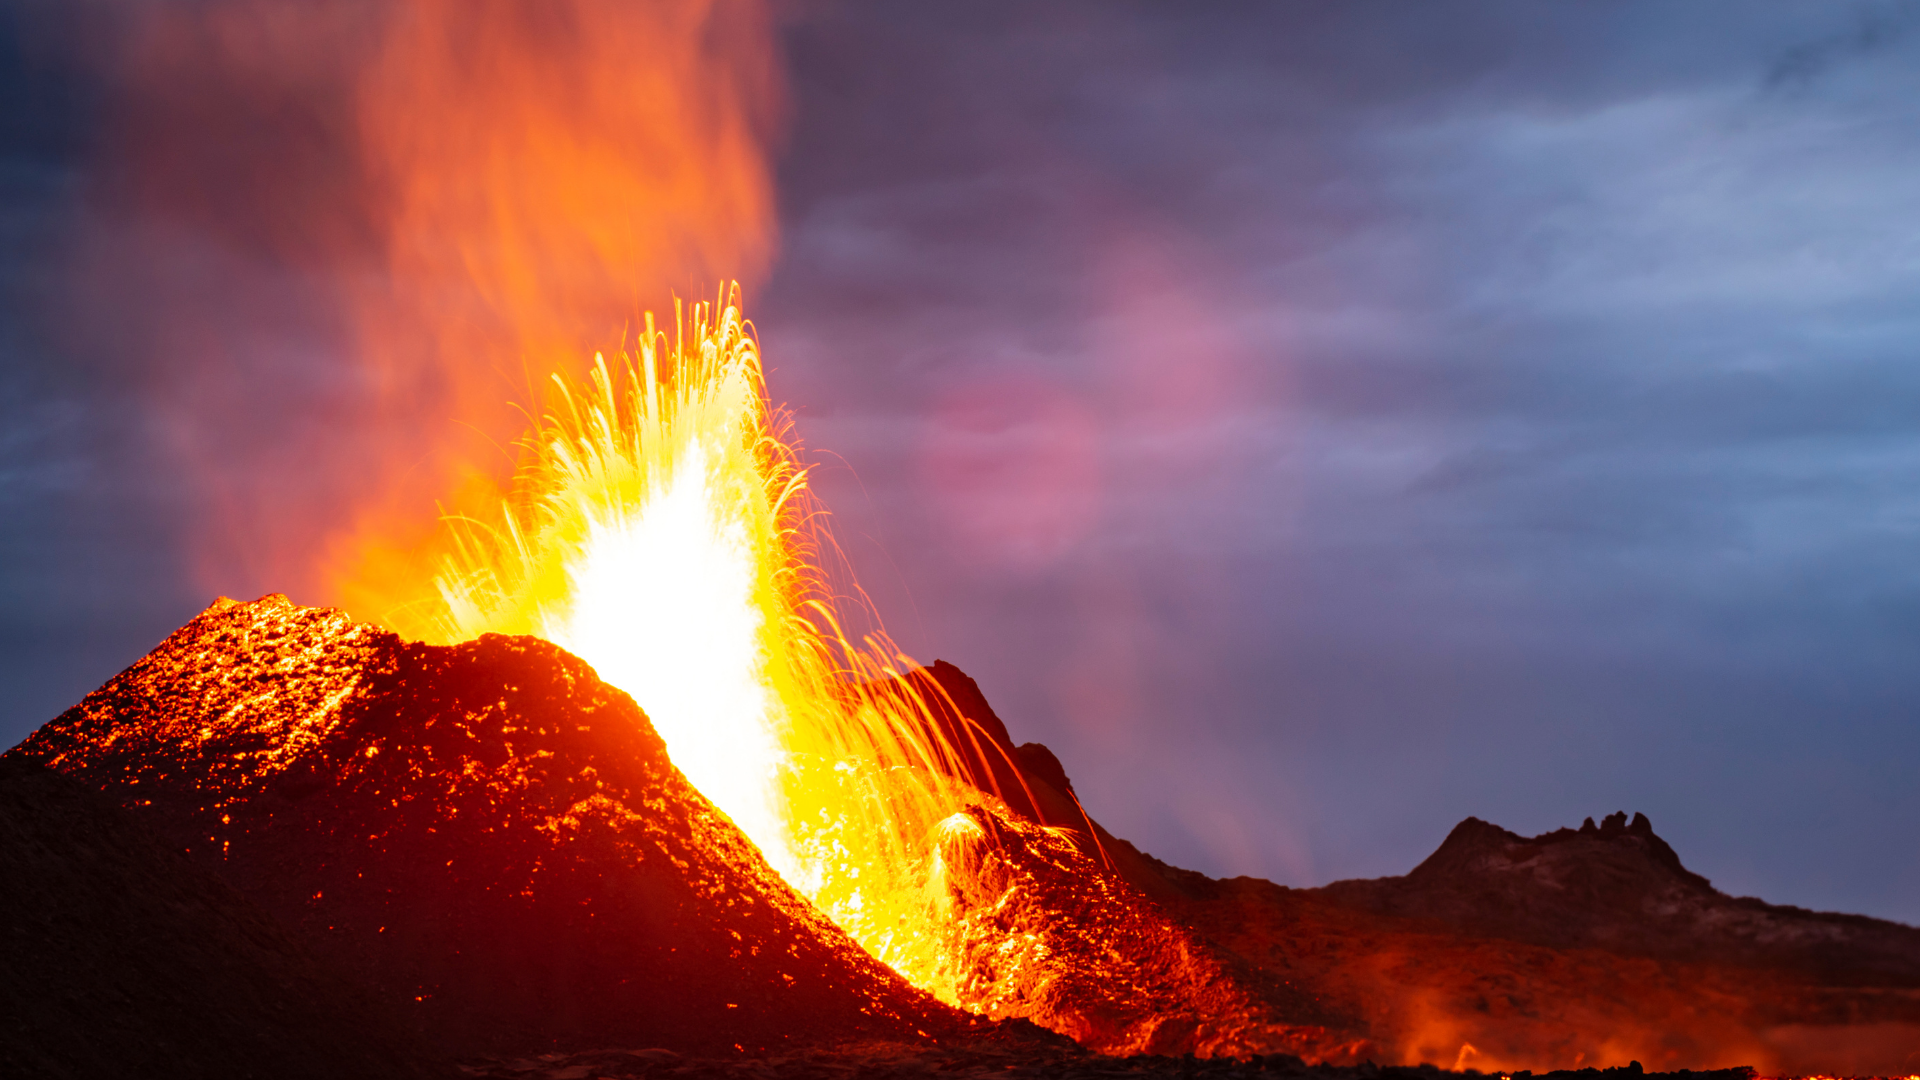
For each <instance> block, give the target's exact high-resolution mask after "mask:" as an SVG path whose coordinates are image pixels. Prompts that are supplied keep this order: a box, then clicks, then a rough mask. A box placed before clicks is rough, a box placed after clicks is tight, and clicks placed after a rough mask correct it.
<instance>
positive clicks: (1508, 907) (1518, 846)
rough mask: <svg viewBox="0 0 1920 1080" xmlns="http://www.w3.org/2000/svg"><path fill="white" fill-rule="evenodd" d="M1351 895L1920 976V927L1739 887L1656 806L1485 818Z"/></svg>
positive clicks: (1805, 971)
mask: <svg viewBox="0 0 1920 1080" xmlns="http://www.w3.org/2000/svg"><path fill="white" fill-rule="evenodd" d="M1321 891H1322V893H1323V894H1324V895H1325V896H1327V897H1328V898H1329V899H1331V900H1333V901H1334V902H1336V903H1339V904H1342V905H1344V906H1347V907H1353V908H1359V909H1362V910H1367V911H1373V912H1378V913H1380V914H1385V915H1398V916H1404V917H1410V918H1423V919H1435V920H1438V921H1440V922H1443V923H1446V924H1447V925H1449V926H1453V927H1456V928H1458V929H1460V930H1462V931H1465V932H1468V933H1472V934H1476V935H1480V936H1485V937H1498V938H1506V939H1508V940H1512V941H1524V942H1530V943H1533V944H1537V945H1547V946H1551V947H1553V948H1562V949H1566V948H1598V949H1607V950H1609V951H1612V952H1617V953H1622V954H1625V955H1630V956H1647V957H1654V958H1657V959H1663V960H1681V961H1694V962H1709V963H1717V964H1738V965H1743V966H1748V967H1763V968H1769V969H1782V970H1787V971H1793V972H1796V973H1798V974H1799V975H1801V976H1803V977H1804V978H1806V979H1808V980H1810V981H1813V982H1815V983H1817V984H1819V985H1824V986H1889V987H1898V986H1912V987H1920V929H1915V928H1914V927H1911V926H1904V925H1902V924H1900V923H1894V922H1887V921H1885V920H1883V919H1870V918H1867V917H1865V916H1862V915H1838V914H1829V913H1824V912H1814V911H1808V910H1806V909H1804V908H1797V907H1784V906H1779V905H1774V904H1768V903H1765V902H1763V901H1760V900H1756V899H1753V898H1751V897H1740V898H1736V897H1731V896H1728V895H1726V894H1725V893H1722V892H1720V891H1718V890H1717V889H1715V888H1714V887H1713V884H1712V883H1711V882H1709V881H1708V880H1707V879H1706V878H1703V877H1701V876H1700V875H1698V874H1695V873H1693V872H1692V871H1690V870H1688V869H1687V868H1686V867H1685V866H1682V865H1681V863H1680V856H1679V855H1677V854H1675V853H1674V850H1673V848H1672V847H1670V846H1669V845H1668V844H1667V842H1666V841H1665V840H1662V839H1661V838H1660V837H1659V836H1657V835H1655V834H1654V831H1653V823H1652V822H1651V821H1649V820H1648V819H1647V817H1646V815H1645V814H1635V815H1634V816H1633V820H1632V821H1628V820H1627V815H1626V814H1625V813H1624V812H1621V813H1616V814H1611V815H1608V816H1607V817H1606V818H1604V819H1603V820H1602V821H1601V823H1600V824H1599V825H1597V826H1596V825H1595V824H1594V822H1593V819H1592V818H1588V819H1587V820H1586V822H1585V823H1584V824H1583V825H1582V826H1581V827H1580V828H1578V829H1558V830H1555V831H1553V832H1550V833H1545V834H1542V835H1540V836H1535V837H1522V836H1519V835H1516V834H1514V833H1511V832H1508V831H1507V830H1505V829H1502V828H1500V827H1499V826H1498V825H1491V824H1488V823H1487V822H1484V821H1481V820H1480V819H1478V818H1468V819H1466V820H1465V821H1462V822H1461V823H1460V824H1459V825H1457V826H1455V827H1454V830H1453V832H1452V833H1450V834H1449V835H1448V836H1447V839H1446V841H1445V842H1444V843H1442V844H1441V845H1440V847H1439V849H1438V850H1437V851H1435V852H1434V853H1433V854H1432V855H1430V856H1428V858H1427V860H1426V861H1425V862H1422V863H1421V864H1420V865H1419V866H1417V867H1414V869H1413V870H1412V871H1411V872H1410V873H1408V874H1407V875H1406V876H1405V877H1394V878H1379V879H1376V880H1371V881H1337V882H1334V883H1333V884H1331V885H1328V886H1326V887H1325V888H1324V889H1323V890H1321Z"/></svg>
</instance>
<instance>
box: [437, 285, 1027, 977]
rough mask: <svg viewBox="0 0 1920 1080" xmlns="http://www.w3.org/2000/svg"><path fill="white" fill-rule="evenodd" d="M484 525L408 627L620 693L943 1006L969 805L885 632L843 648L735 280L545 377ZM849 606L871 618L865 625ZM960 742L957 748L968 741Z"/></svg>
mask: <svg viewBox="0 0 1920 1080" xmlns="http://www.w3.org/2000/svg"><path fill="white" fill-rule="evenodd" d="M521 450H522V465H521V468H520V470H519V472H518V475H517V476H516V478H515V481H514V485H513V488H512V490H511V493H510V494H509V495H508V497H507V498H506V499H505V500H504V501H503V504H502V506H501V508H500V513H499V516H498V517H497V518H495V519H493V520H484V519H480V518H476V517H471V516H452V517H449V519H448V526H449V527H448V529H447V531H446V535H445V542H446V543H447V545H448V546H447V550H446V551H445V552H444V554H443V556H442V558H441V563H440V565H441V570H440V573H439V575H438V577H437V578H436V582H435V584H436V586H437V591H438V594H439V598H438V601H437V602H430V603H428V604H426V605H424V606H423V607H421V608H419V609H417V610H415V611H413V612H411V613H410V614H409V615H407V616H406V618H405V620H403V621H412V622H415V623H416V625H414V626H410V627H408V629H411V630H413V631H414V632H416V633H420V634H422V635H423V636H426V637H429V638H434V639H439V640H448V641H454V640H465V639H470V638H474V637H478V636H479V635H481V634H484V633H507V634H533V635H536V636H539V637H543V638H546V639H547V640H550V641H552V642H554V643H556V644H558V645H560V646H562V647H564V648H566V649H568V650H569V651H571V652H573V653H575V654H576V655H578V656H580V657H581V658H582V659H584V660H586V661H587V662H589V663H591V664H592V665H593V666H594V668H595V670H596V671H598V673H599V674H600V676H601V677H602V678H603V679H605V680H606V681H607V682H609V683H611V684H612V685H615V686H618V687H620V688H621V689H623V690H626V691H627V692H628V693H629V694H631V695H632V696H633V698H634V699H635V700H636V701H637V702H638V703H639V705H640V706H641V708H643V709H644V710H645V711H646V713H647V715H648V717H649V718H650V719H651V720H652V722H653V724H654V726H655V728H656V729H657V730H658V731H659V733H660V735H661V736H662V737H663V738H664V739H665V740H666V743H667V746H668V749H669V752H670V753H671V755H672V757H673V760H674V762H675V764H676V765H678V766H679V768H680V769H681V771H682V772H683V773H685V774H686V776H687V778H688V779H689V780H690V781H691V782H692V783H693V784H694V785H695V786H696V787H698V788H699V789H700V791H701V792H702V793H703V794H705V795H706V796H707V797H708V798H709V799H711V800H712V801H713V802H714V803H715V804H716V805H718V806H719V807H720V808H721V809H722V810H724V811H725V812H726V813H727V814H728V815H729V816H730V817H731V818H732V819H733V821H734V823H735V824H737V825H738V826H739V827H740V828H741V830H742V831H743V832H745V833H746V834H747V835H748V836H749V837H750V838H752V840H753V841H754V843H755V844H757V845H758V846H759V847H760V849H761V851H762V852H763V853H764V854H765V855H766V857H767V859H768V861H769V862H770V863H772V864H773V866H774V867H775V868H776V869H777V870H779V872H780V873H781V874H782V876H784V877H785V878H786V879H787V881H788V882H789V883H790V884H792V885H793V886H794V887H795V888H796V889H798V890H799V891H800V892H801V893H802V894H803V895H805V896H806V897H807V898H808V899H810V900H811V901H813V903H814V904H815V905H817V906H818V907H820V908H821V909H822V910H823V911H825V912H826V913H827V914H828V915H829V916H830V917H831V918H832V919H833V920H834V921H835V922H837V923H838V924H839V925H840V926H841V927H842V928H843V929H845V930H846V931H847V932H848V933H849V934H850V935H851V936H852V937H853V938H854V939H855V940H857V941H858V942H860V944H861V945H862V946H863V947H865V948H866V949H867V950H868V951H869V952H871V953H873V955H875V956H876V957H878V958H880V959H881V960H883V961H884V962H886V963H887V964H889V965H891V966H892V967H893V968H894V969H895V970H897V971H899V972H900V973H901V974H903V975H905V976H906V977H907V978H908V979H909V980H911V981H912V982H914V983H915V984H916V985H918V986H920V987H922V988H923V989H927V990H929V991H932V992H933V993H935V994H936V995H937V996H940V997H941V998H943V999H945V1000H947V1001H949V1002H953V1001H954V1000H955V996H956V995H955V992H954V986H953V978H954V976H953V973H952V972H950V971H948V970H947V966H948V965H947V963H946V962H945V961H943V957H944V956H947V955H950V954H949V953H948V952H946V951H945V950H943V948H942V947H941V944H940V941H941V938H940V926H939V925H938V924H939V920H940V918H941V914H940V913H941V905H940V904H939V902H938V899H937V896H938V890H937V889H930V888H929V887H928V883H929V881H930V880H933V876H934V875H936V874H937V866H936V863H937V858H936V856H935V855H934V851H935V850H936V849H937V838H938V835H939V833H938V829H939V827H940V824H941V822H943V821H944V820H946V819H948V818H950V817H951V816H952V815H954V814H955V813H957V812H960V811H961V810H963V809H964V808H965V807H966V806H967V805H968V804H969V803H973V802H978V801H980V799H981V798H982V797H983V796H984V794H985V793H984V792H982V791H981V790H980V788H981V787H985V788H989V789H990V788H991V787H992V780H991V777H990V776H989V777H985V778H981V777H979V776H976V775H975V774H976V773H977V772H979V771H980V770H978V769H977V768H975V767H973V766H974V764H975V763H977V762H979V761H980V760H982V758H983V755H984V754H986V753H990V752H992V750H991V749H989V747H990V746H991V743H990V741H989V740H985V739H981V740H976V741H975V742H974V745H972V746H970V747H956V746H954V745H952V739H951V737H950V736H949V734H948V733H947V731H946V730H945V729H943V728H942V727H941V725H939V724H938V723H937V722H935V721H934V720H933V719H932V717H931V714H930V708H929V702H928V701H927V700H926V698H925V696H924V695H926V694H929V693H939V692H940V691H939V690H938V688H937V686H935V685H934V684H932V683H931V682H930V681H927V680H915V679H903V678H901V675H902V674H903V673H905V672H907V671H909V670H911V668H912V667H913V665H912V662H911V661H910V660H908V659H907V658H906V657H904V656H902V655H900V654H899V653H898V651H897V650H896V649H895V648H894V647H893V646H892V644H891V643H890V641H888V639H887V638H886V637H885V636H884V634H882V633H879V632H875V633H872V634H867V635H863V636H862V637H861V639H860V640H858V641H854V640H850V636H849V632H848V631H847V630H846V629H845V627H846V626H847V625H848V620H847V619H845V618H844V617H843V614H844V613H845V612H846V605H847V604H849V603H854V604H858V603H859V602H860V601H859V600H858V594H857V593H856V594H855V595H854V596H853V597H851V598H850V597H847V596H843V595H837V594H836V593H835V592H834V591H833V588H832V583H831V581H830V576H829V575H828V574H827V573H826V572H825V571H824V570H823V568H822V559H821V553H822V551H823V550H831V547H830V546H831V539H830V537H828V536H827V535H826V533H825V530H824V524H823V519H824V514H823V513H822V511H821V509H820V508H819V506H818V505H817V503H816V502H815V501H814V500H813V498H812V496H811V493H810V492H809V490H808V487H807V472H806V469H805V467H804V466H803V465H802V464H801V463H800V460H799V457H798V454H797V452H796V448H795V445H794V442H793V440H792V438H791V424H790V421H788V420H787V419H786V417H785V415H784V414H783V413H781V412H779V411H778V410H775V409H773V408H772V407H771V406H770V405H769V402H768V399H767V396H766V392H765V385H764V381H763V377H762V371H761V366H760V354H759V349H758V346H757V343H756V341H755V338H754V334H753V330H752V327H751V324H750V323H748V322H747V321H746V319H745V318H744V316H743V314H742V311H741V307H740V303H739V291H738V288H737V287H733V288H730V289H723V290H722V291H720V292H719V293H718V294H717V295H716V298H715V300H714V301H713V302H711V303H698V304H693V305H691V306H688V307H682V306H680V305H676V311H675V320H674V325H673V327H672V330H671V333H669V332H667V331H664V330H662V329H660V328H659V327H657V326H656V324H655V322H654V319H653V317H652V316H651V315H649V316H647V318H646V321H645V324H644V330H643V332H642V333H641V335H640V337H639V340H638V342H637V343H636V344H635V347H634V348H633V349H632V351H631V352H630V353H628V354H625V355H621V356H618V357H616V358H615V359H614V360H612V361H609V360H608V359H607V358H606V357H605V356H604V355H598V356H596V357H595V359H594V363H593V366H592V368H591V371H590V373H589V376H588V378H587V379H586V380H584V381H580V380H570V379H568V378H566V377H564V376H560V375H555V376H553V378H552V385H551V390H550V393H549V401H548V405H547V408H546V409H545V410H544V411H543V412H542V414H541V415H540V417H539V418H538V421H537V423H536V424H535V425H534V427H533V429H532V431H531V432H530V433H529V434H528V435H527V436H526V437H525V439H524V440H523V441H522V445H521ZM862 614H865V613H864V612H862ZM969 750H970V751H971V752H970V753H969V752H967V751H969Z"/></svg>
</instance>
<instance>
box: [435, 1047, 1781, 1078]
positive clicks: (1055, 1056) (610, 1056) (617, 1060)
mask: <svg viewBox="0 0 1920 1080" xmlns="http://www.w3.org/2000/svg"><path fill="white" fill-rule="evenodd" d="M458 1068H459V1070H460V1072H461V1073H463V1074H464V1075H466V1076H470V1077H477V1078H484V1080H594V1078H602V1080H1201V1078H1204V1080H1281V1078H1300V1080H1440V1078H1442V1077H1448V1076H1456V1077H1457V1076H1462V1075H1463V1074H1460V1073H1452V1072H1446V1071H1443V1070H1441V1069H1439V1068H1437V1067H1435V1066H1432V1065H1426V1066H1418V1067H1395V1066H1387V1067H1384V1068H1383V1067H1380V1066H1376V1065H1372V1064H1366V1063H1363V1064H1360V1065H1349V1066H1334V1065H1308V1064H1307V1063H1305V1062H1303V1061H1301V1060H1300V1059H1299V1058H1297V1057H1292V1056H1290V1055H1269V1056H1255V1057H1252V1058H1244V1059H1239V1058H1195V1057H1191V1056H1184V1057H1161V1056H1151V1055H1134V1056H1131V1057H1107V1056H1101V1055H1097V1054H1089V1053H1086V1052H1085V1051H1080V1050H1072V1049H1057V1050H1054V1051H1052V1052H1035V1051H1033V1050H1031V1049H1012V1048H992V1047H967V1048H947V1047H925V1046H902V1045H895V1044H884V1043H878V1044H866V1045H857V1046H845V1047H838V1048H833V1049H816V1050H811V1051H806V1052H803V1053H797V1054H788V1055H779V1056H774V1057H764V1058H739V1057H735V1058H699V1057H683V1056H681V1055H679V1054H676V1053H674V1052H672V1051H670V1050H659V1049H648V1050H599V1051H591V1052H587V1053H576V1054H559V1053H554V1054H542V1055H539V1056H538V1057H530V1058H515V1059H510V1060H509V1059H498V1058H495V1059H475V1060H471V1061H465V1062H462V1063H461V1064H460V1065H459V1066H458ZM1464 1075H1465V1076H1468V1077H1478V1076H1482V1075H1484V1074H1481V1073H1475V1072H1469V1073H1466V1074H1464ZM1519 1076H1521V1077H1526V1078H1530V1080H1642V1078H1644V1077H1671V1078H1672V1080H1753V1076H1754V1073H1753V1071H1752V1070H1751V1069H1738V1068H1736V1069H1719V1070H1715V1071H1711V1072H1673V1073H1647V1072H1644V1071H1643V1070H1642V1068H1641V1067H1640V1066H1638V1065H1627V1066H1621V1067H1618V1068H1611V1069H1580V1070H1577V1071H1566V1072H1553V1073H1542V1074H1538V1075H1537V1076H1536V1075H1535V1074H1530V1073H1522V1074H1519Z"/></svg>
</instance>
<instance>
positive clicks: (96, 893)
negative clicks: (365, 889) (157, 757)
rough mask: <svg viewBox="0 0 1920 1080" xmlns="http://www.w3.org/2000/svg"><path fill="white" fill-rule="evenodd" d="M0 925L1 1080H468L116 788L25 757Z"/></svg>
mask: <svg viewBox="0 0 1920 1080" xmlns="http://www.w3.org/2000/svg"><path fill="white" fill-rule="evenodd" d="M0 928H3V929H0V933H4V935H5V938H4V940H5V945H4V947H3V948H0V1076H6V1077H9V1078H13V1080H35V1078H44V1080H68V1078H72V1080H80V1078H82V1077H86V1078H92V1077H112V1076H138V1077H144V1078H152V1080H169V1078H176V1077H177V1078H180V1080H200V1078H208V1080H219V1078H229V1077H231V1078H241V1077H261V1078H268V1077H271V1078H274V1080H300V1078H311V1080H334V1078H338V1077H348V1076H351V1077H356V1078H365V1080H383V1078H395V1080H398V1078H403V1077H405V1078H414V1077H425V1076H451V1075H456V1074H455V1073H453V1071H452V1070H451V1069H448V1068H446V1067H444V1066H443V1067H439V1068H428V1067H426V1066H424V1065H423V1064H421V1062H420V1061H419V1060H418V1058H417V1056H416V1055H415V1054H413V1053H411V1051H410V1047H409V1044H408V1040H407V1039H406V1038H405V1037H404V1036H402V1034H401V1033H400V1032H399V1031H398V1030H397V1029H396V1028H394V1027H393V1026H392V1025H390V1024H388V1023H387V1022H386V1021H385V1020H384V1018H383V1017H382V1016H381V1015H380V1011H379V1010H378V1009H377V1008H375V1007H373V1006H372V1004H371V1003H369V1002H368V1001H366V1000H364V998H363V997H362V996H361V995H359V994H358V993H357V992H356V990H355V989H354V988H353V986H352V985H351V984H350V983H349V982H348V981H346V980H345V979H343V978H341V977H340V975H339V973H338V972H334V971H330V970H328V969H327V967H326V966H325V965H324V964H323V963H322V962H320V961H319V960H317V959H316V958H315V957H314V956H313V955H312V954H311V953H310V952H309V951H308V950H307V949H306V948H304V947H303V946H302V945H301V944H300V943H299V942H298V941H296V940H295V939H294V938H293V937H291V936H290V935H288V934H287V933H286V932H285V931H284V930H283V929H282V928H281V927H280V926H278V925H277V924H276V923H275V922H274V921H273V920H272V919H271V918H269V917H267V916H266V915H265V914H264V913H262V912H261V911H260V910H259V909H258V908H257V907H255V906H254V905H253V904H251V903H249V902H248V901H247V900H246V899H245V898H244V897H242V896H240V895H239V894H238V893H236V892H234V890H233V889H231V888H229V887H228V886H227V885H226V884H225V883H224V882H222V881H220V880H219V879H218V878H217V877H215V876H213V875H212V874H210V873H208V872H206V871H205V870H204V869H202V868H200V867H197V866H195V865H194V864H193V863H192V862H191V861H190V860H189V859H188V858H187V857H186V856H185V855H183V854H181V853H180V852H179V851H178V850H176V849H174V848H173V847H171V846H170V845H168V844H167V843H165V842H163V841H162V840H161V839H160V838H159V837H157V836H156V835H154V834H153V832H152V831H150V830H148V829H147V828H146V827H144V826H143V825H142V824H141V823H140V822H138V821H135V820H134V819H133V818H132V817H131V816H130V815H128V814H127V813H126V812H125V811H123V810H122V809H120V808H119V807H118V806H116V805H114V804H113V803H112V802H111V801H110V800H107V799H105V798H102V797H101V796H100V795H99V794H98V793H97V792H94V791H89V790H87V789H86V788H84V787H83V786H81V785H80V784H78V783H76V782H75V781H73V780H71V779H68V778H67V777H64V776H61V775H59V774H57V773H53V772H50V771H48V770H46V769H43V768H40V767H39V766H37V765H34V764H33V763H31V762H27V761H24V760H20V759H14V758H8V759H0Z"/></svg>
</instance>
